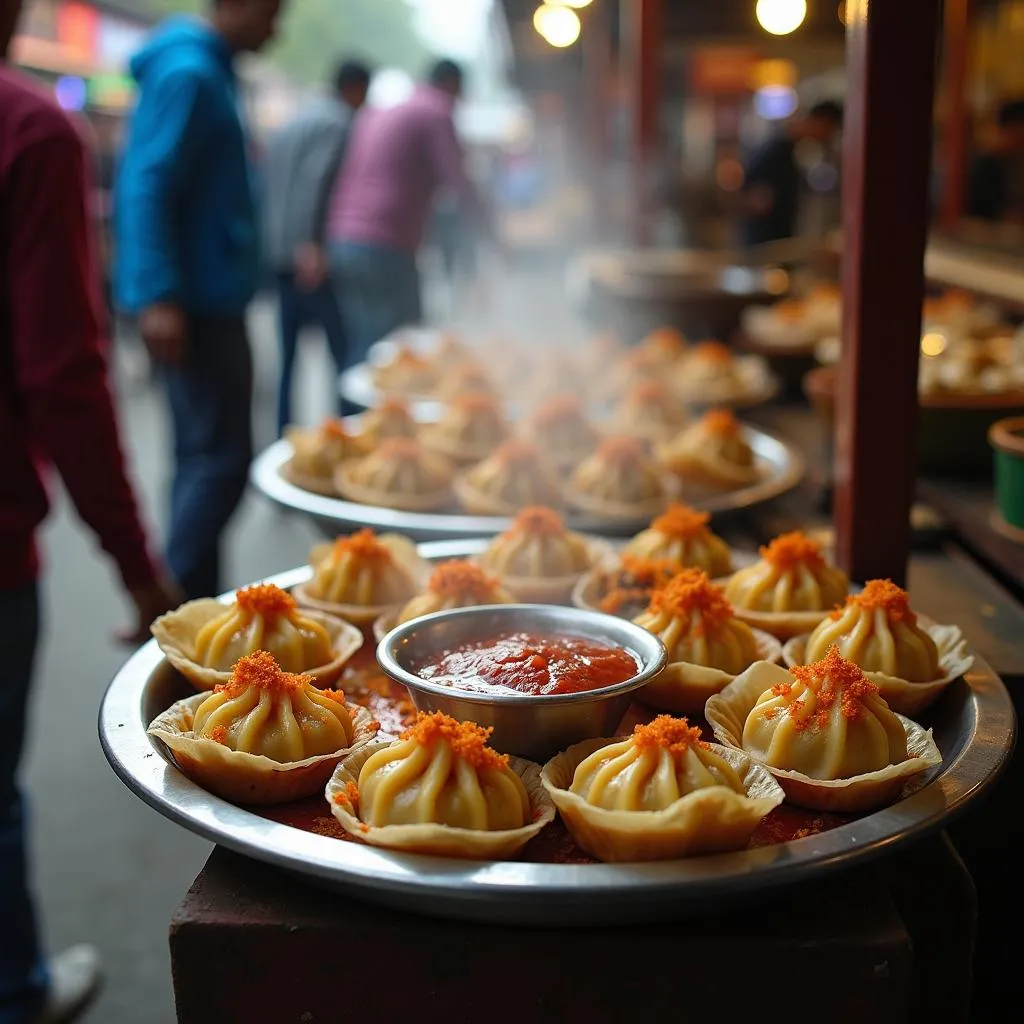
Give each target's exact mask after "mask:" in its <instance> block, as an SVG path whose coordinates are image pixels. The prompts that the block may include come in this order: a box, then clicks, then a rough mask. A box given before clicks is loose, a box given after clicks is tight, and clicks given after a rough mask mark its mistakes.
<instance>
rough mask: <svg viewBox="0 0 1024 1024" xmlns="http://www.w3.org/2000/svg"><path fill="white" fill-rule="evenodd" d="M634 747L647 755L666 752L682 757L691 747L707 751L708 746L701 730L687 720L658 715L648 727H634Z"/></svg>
mask: <svg viewBox="0 0 1024 1024" xmlns="http://www.w3.org/2000/svg"><path fill="white" fill-rule="evenodd" d="M633 746H634V747H636V748H637V750H639V751H641V752H644V753H646V752H647V751H648V750H665V751H668V753H670V754H671V755H672V756H673V757H682V756H683V754H685V753H686V751H687V750H689V749H690V747H698V748H699V749H701V750H707V749H708V744H707V743H705V742H704V741H703V740H702V739H701V738H700V729H699V728H698V727H697V726H695V725H690V723H689V722H688V721H687V720H686V719H685V718H673V717H672V716H671V715H658V717H657V718H655V719H654V721H652V722H649V723H648V724H647V725H636V726H634V727H633Z"/></svg>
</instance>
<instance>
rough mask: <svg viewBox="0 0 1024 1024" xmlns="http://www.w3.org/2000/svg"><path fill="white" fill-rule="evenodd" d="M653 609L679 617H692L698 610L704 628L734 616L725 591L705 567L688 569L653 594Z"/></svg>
mask: <svg viewBox="0 0 1024 1024" xmlns="http://www.w3.org/2000/svg"><path fill="white" fill-rule="evenodd" d="M649 610H650V611H652V612H667V613H668V614H669V615H672V616H674V617H676V618H681V619H682V618H688V617H689V616H690V615H691V614H692V613H694V612H698V613H699V614H700V618H701V621H702V624H703V627H704V628H707V627H709V626H715V625H719V624H721V623H723V622H726V621H728V620H729V619H731V618H732V617H733V611H732V605H731V604H729V602H728V601H727V600H726V599H725V591H724V590H722V588H721V587H718V586H715V584H714V583H712V582H711V580H710V578H709V577H708V574H707V573H706V572H704V570H703V569H684V570H683V571H682V572H681V573H679V574H678V575H676V576H673V577H672V579H671V580H669V582H668V583H667V584H666V585H665V586H664V587H662V589H661V590H656V591H655V592H654V593H653V594H652V595H651V604H650V609H649Z"/></svg>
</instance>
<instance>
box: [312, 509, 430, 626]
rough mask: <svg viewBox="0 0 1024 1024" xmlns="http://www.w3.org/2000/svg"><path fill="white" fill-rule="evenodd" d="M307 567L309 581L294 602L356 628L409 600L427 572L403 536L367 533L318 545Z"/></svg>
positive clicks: (361, 531)
mask: <svg viewBox="0 0 1024 1024" xmlns="http://www.w3.org/2000/svg"><path fill="white" fill-rule="evenodd" d="M310 565H312V567H313V578H312V579H311V580H310V581H309V582H308V583H306V584H301V585H299V586H297V587H296V588H295V591H294V593H295V597H296V599H297V600H298V601H299V602H300V603H301V604H304V605H308V606H309V607H313V608H320V609H322V610H323V611H326V612H328V613H329V614H332V615H339V616H340V617H341V618H343V619H347V620H348V621H349V622H355V623H358V624H360V625H362V624H364V623H367V622H372V621H373V620H374V619H375V618H377V616H378V615H380V614H381V612H382V611H383V609H384V608H385V607H387V606H389V605H398V604H401V603H402V602H403V601H408V600H409V598H411V597H412V596H413V595H414V594H415V593H416V592H417V591H418V590H419V588H420V586H421V584H422V581H423V579H424V577H425V576H426V573H427V572H428V571H429V570H428V565H427V563H426V562H424V561H423V559H421V558H420V557H419V555H418V554H417V552H416V545H415V544H413V543H412V541H410V540H409V539H408V538H407V537H403V536H401V535H399V534H394V533H390V534H387V533H386V534H382V535H380V536H378V535H377V534H375V533H374V532H373V530H369V529H366V530H360V531H358V532H357V533H353V534H352V535H350V536H347V537H339V538H338V539H337V540H336V541H335V542H334V543H333V544H320V545H318V546H317V547H315V548H314V549H313V551H312V552H311V553H310Z"/></svg>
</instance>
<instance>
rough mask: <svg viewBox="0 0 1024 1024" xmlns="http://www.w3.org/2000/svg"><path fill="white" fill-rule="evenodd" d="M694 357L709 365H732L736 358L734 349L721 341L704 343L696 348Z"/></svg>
mask: <svg viewBox="0 0 1024 1024" xmlns="http://www.w3.org/2000/svg"><path fill="white" fill-rule="evenodd" d="M693 356H694V357H695V358H696V359H702V360H704V361H705V362H707V363H731V362H732V361H733V358H734V356H733V354H732V349H731V348H729V347H728V346H726V345H723V344H722V343H721V342H720V341H702V342H701V343H700V344H699V345H695V346H694V348H693Z"/></svg>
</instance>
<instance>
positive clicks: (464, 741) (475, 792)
mask: <svg viewBox="0 0 1024 1024" xmlns="http://www.w3.org/2000/svg"><path fill="white" fill-rule="evenodd" d="M490 734H491V730H490V729H485V728H483V727H481V726H479V725H475V724H474V723H472V722H457V721H455V719H453V718H449V717H448V716H447V715H443V714H441V713H440V712H436V713H434V714H429V715H428V714H421V715H420V716H419V717H418V718H417V720H416V723H415V724H414V725H413V726H412V728H410V729H408V730H407V731H406V732H405V733H403V734H402V738H401V739H400V740H398V742H396V743H393V744H391V745H390V746H388V747H385V748H384V749H382V750H378V751H376V752H374V753H373V754H372V755H371V756H370V757H369V758H368V759H367V760H366V761H365V763H364V764H363V766H362V768H361V770H360V772H359V782H358V807H359V818H360V819H361V820H362V821H363V822H364V823H365V824H366V825H368V826H370V827H371V828H382V827H384V826H388V825H425V824H434V825H446V826H449V827H451V828H459V829H474V830H481V831H499V830H503V829H518V828H522V827H523V826H524V825H527V824H528V823H529V822H530V821H531V818H532V810H531V806H530V797H529V794H528V793H527V790H526V786H525V785H524V784H523V781H522V779H521V778H520V777H519V776H518V775H517V774H516V773H515V772H514V771H513V770H512V768H511V767H510V766H509V758H508V756H507V755H505V754H499V753H497V752H496V751H495V750H492V749H491V748H490V747H488V746H487V740H488V738H489V737H490Z"/></svg>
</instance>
